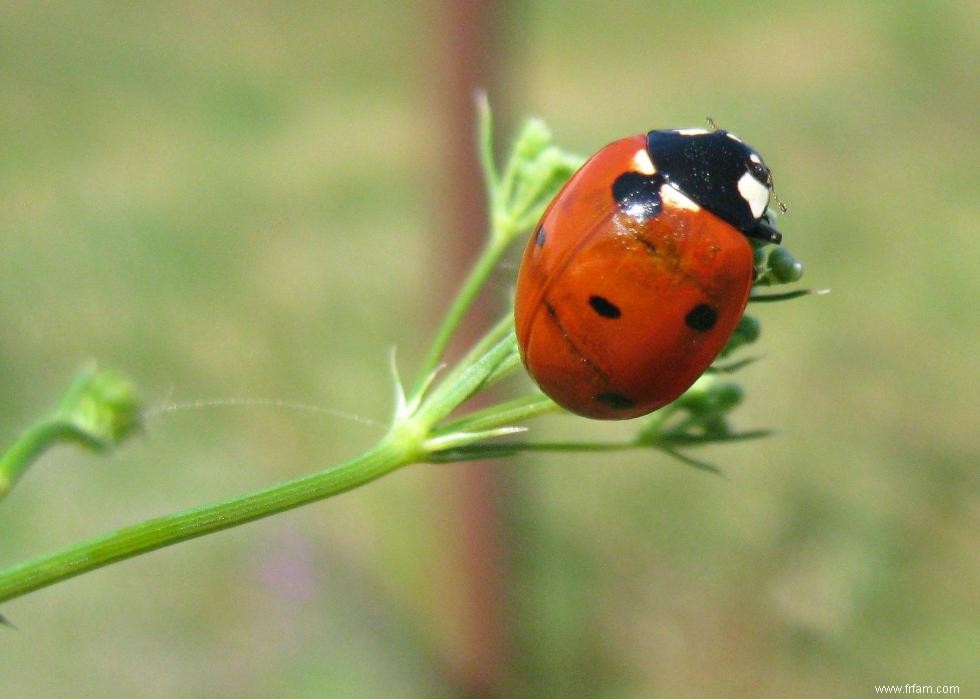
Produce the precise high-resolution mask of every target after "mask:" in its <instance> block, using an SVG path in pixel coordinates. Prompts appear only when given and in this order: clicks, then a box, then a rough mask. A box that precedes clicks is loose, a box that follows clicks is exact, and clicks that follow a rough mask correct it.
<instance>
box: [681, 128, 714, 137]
mask: <svg viewBox="0 0 980 699" xmlns="http://www.w3.org/2000/svg"><path fill="white" fill-rule="evenodd" d="M674 133H675V134H677V135H678V136H704V135H705V134H706V133H711V132H710V131H708V130H707V129H676V130H675V131H674Z"/></svg>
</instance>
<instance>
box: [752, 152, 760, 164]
mask: <svg viewBox="0 0 980 699" xmlns="http://www.w3.org/2000/svg"><path fill="white" fill-rule="evenodd" d="M749 160H751V161H752V162H753V163H756V164H757V165H762V158H760V157H759V154H758V153H749Z"/></svg>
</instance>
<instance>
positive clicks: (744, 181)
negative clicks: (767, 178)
mask: <svg viewBox="0 0 980 699" xmlns="http://www.w3.org/2000/svg"><path fill="white" fill-rule="evenodd" d="M738 193H739V194H741V195H742V199H744V200H745V203H746V204H748V205H749V209H751V210H752V216H753V218H760V217H761V216H762V214H764V213H765V212H766V207H767V206H769V185H768V184H767V183H765V182H759V180H757V179H756V178H755V177H753V176H752V173H751V172H746V173H745V174H744V175H742V176H741V177H740V178H739V180H738Z"/></svg>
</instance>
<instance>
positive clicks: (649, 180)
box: [612, 172, 663, 221]
mask: <svg viewBox="0 0 980 699" xmlns="http://www.w3.org/2000/svg"><path fill="white" fill-rule="evenodd" d="M661 184H663V181H662V180H661V177H660V175H656V174H654V175H644V174H641V173H639V172H624V173H623V174H622V175H620V176H619V177H617V178H616V180H615V181H614V182H613V185H612V195H613V199H615V201H616V203H617V204H618V205H619V208H620V209H622V210H623V211H625V212H626V213H627V214H629V215H630V216H632V217H633V218H635V219H636V220H638V221H646V220H647V219H649V218H653V217H654V216H656V215H657V214H659V213H660V210H661V209H662V208H663V200H662V199H661V198H660V185H661Z"/></svg>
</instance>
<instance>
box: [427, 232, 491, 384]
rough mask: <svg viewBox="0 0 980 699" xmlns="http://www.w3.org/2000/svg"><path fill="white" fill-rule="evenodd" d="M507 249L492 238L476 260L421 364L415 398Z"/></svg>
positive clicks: (437, 364)
mask: <svg viewBox="0 0 980 699" xmlns="http://www.w3.org/2000/svg"><path fill="white" fill-rule="evenodd" d="M506 247H507V245H506V243H504V242H500V241H498V240H496V239H491V240H490V241H489V242H488V243H487V244H486V245H485V246H484V248H483V251H482V252H481V253H480V257H479V259H477V261H476V264H475V265H474V266H473V268H472V269H471V270H470V273H469V275H468V276H467V277H466V280H465V281H464V282H463V286H462V288H461V289H460V290H459V293H458V294H457V295H456V298H455V299H453V304H452V306H450V307H449V310H448V311H447V312H446V315H445V317H444V318H443V319H442V323H441V324H440V325H439V330H438V331H437V332H436V335H435V339H434V340H433V341H432V346H431V347H430V348H429V352H428V354H427V355H426V357H425V360H424V361H423V362H422V368H421V370H420V371H419V374H418V378H417V379H416V381H415V384H414V385H413V387H412V393H411V395H413V396H415V395H417V394H418V392H419V391H420V390H422V388H423V387H424V385H425V382H426V381H427V379H428V377H429V375H430V374H431V373H432V372H433V371H435V369H436V367H437V366H439V362H440V361H441V360H442V357H443V355H444V354H445V353H446V348H447V347H448V346H449V342H450V340H452V337H453V333H455V332H456V328H458V327H459V324H460V322H461V321H462V320H463V316H465V315H466V312H467V311H468V310H469V308H470V306H472V305H473V301H474V300H475V299H476V295H477V294H478V293H480V289H481V288H482V287H483V284H484V282H486V280H487V277H489V276H490V273H491V272H492V271H493V268H494V267H496V265H497V262H499V261H500V256H501V255H502V254H503V252H504V250H505V249H506Z"/></svg>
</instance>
